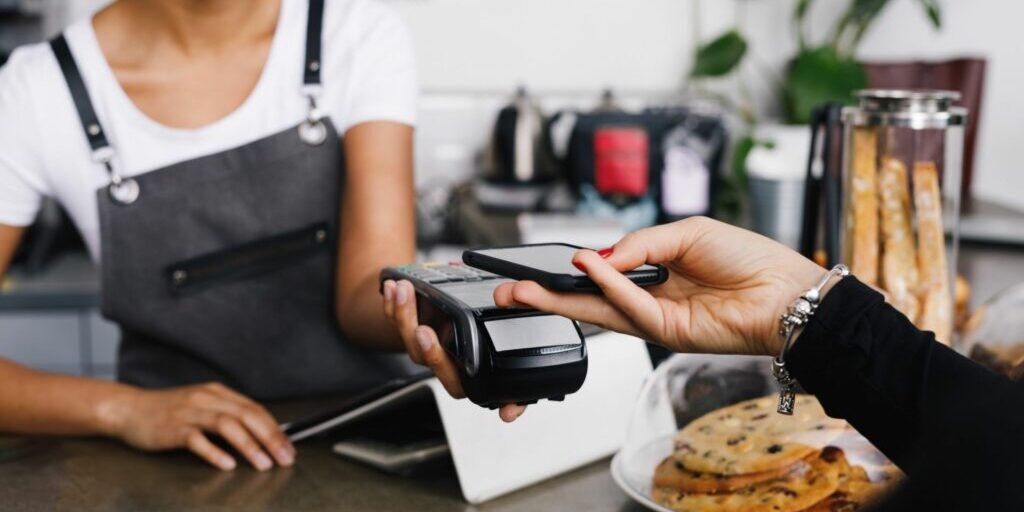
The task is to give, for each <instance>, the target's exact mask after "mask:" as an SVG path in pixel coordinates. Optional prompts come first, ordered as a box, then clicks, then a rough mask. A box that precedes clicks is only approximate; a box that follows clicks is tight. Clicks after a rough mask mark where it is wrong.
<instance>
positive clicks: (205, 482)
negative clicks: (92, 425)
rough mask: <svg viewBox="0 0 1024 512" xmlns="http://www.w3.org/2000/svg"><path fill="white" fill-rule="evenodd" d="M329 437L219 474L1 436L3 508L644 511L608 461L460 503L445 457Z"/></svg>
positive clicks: (299, 405)
mask: <svg viewBox="0 0 1024 512" xmlns="http://www.w3.org/2000/svg"><path fill="white" fill-rule="evenodd" d="M329 403H331V401H325V400H320V401H317V400H313V401H310V400H307V401H302V402H292V403H283V404H270V406H269V407H270V409H271V411H272V412H273V413H274V414H275V415H276V416H277V417H278V419H280V420H282V421H288V420H293V419H298V418H301V417H304V416H306V415H308V414H310V413H312V412H315V411H319V410H323V408H324V407H325V406H326V405H327V404H329ZM331 444H332V439H331V437H330V435H327V436H324V437H320V438H313V439H309V440H306V441H302V442H299V443H297V445H296V448H297V449H298V457H297V461H296V465H295V466H293V467H292V468H286V469H273V470H270V471H267V472H263V473H261V472H257V471H255V470H253V469H250V468H249V467H242V466H241V465H240V467H239V469H237V470H235V471H233V472H221V471H218V470H216V469H213V468H212V467H209V466H207V465H206V464H205V463H203V462H202V461H200V460H199V459H198V458H196V457H194V456H192V455H191V454H189V453H186V452H174V453H161V454H146V453H141V452H137V451H135V450H133V449H131V448H128V447H126V446H124V445H122V444H120V443H118V442H115V441H111V440H105V439H59V438H41V439H37V438H32V439H25V438H5V439H2V440H0V482H2V483H3V484H2V485H0V509H2V510H4V511H5V512H19V511H33V512H34V511H38V510H54V511H64V510H67V511H81V510H103V511H122V510H123V511H132V512H135V511H164V510H189V511H196V512H201V511H223V510H246V511H261V510H274V511H280V510H302V511H318V510H331V511H360V510H373V511H380V512H387V511H403V512H404V511H409V510H416V511H421V512H433V511H503V512H505V511H507V512H513V511H524V512H525V511H531V512H532V511H540V510H558V511H562V510H587V511H618V512H639V511H641V510H644V509H643V508H641V507H640V506H639V505H636V504H635V503H633V502H632V501H631V500H630V499H629V498H628V497H627V496H626V495H625V494H624V493H623V492H621V491H620V490H619V488H618V487H616V485H615V483H614V482H613V481H612V479H611V476H610V475H609V472H608V459H604V460H601V461H598V462H595V463H593V464H590V465H588V466H585V467H582V468H579V469H577V470H575V471H572V472H570V473H567V474H565V475H562V476H560V477H556V478H554V479H551V480H548V481H545V482H542V483H540V484H537V485H534V486H531V487H528V488H526V489H522V490H520V491H517V492H514V493H512V494H508V495H506V496H503V497H500V498H497V499H495V500H492V501H489V502H487V503H484V504H482V505H476V506H474V505H469V504H467V503H466V502H465V501H463V499H462V496H461V494H460V492H459V487H458V481H457V480H456V476H455V472H454V469H453V467H452V466H451V465H450V464H448V465H444V466H441V467H440V468H436V469H434V470H432V471H429V472H423V473H421V474H417V475H413V476H411V477H400V476H394V475H389V474H386V473H383V472H380V471H377V470H374V469H371V468H368V467H365V466H362V465H360V464H357V463H354V462H349V461H347V460H345V459H342V458H340V457H338V456H336V455H334V454H333V453H331V450H330V446H331ZM5 446H6V453H5V448H3V447H5ZM19 446H20V453H18V451H19V449H18V447H19ZM12 448H14V450H12Z"/></svg>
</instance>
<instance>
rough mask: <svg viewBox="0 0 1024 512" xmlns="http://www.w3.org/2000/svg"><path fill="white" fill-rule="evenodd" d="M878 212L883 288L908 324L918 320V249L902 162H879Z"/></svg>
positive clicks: (890, 158) (893, 159) (888, 159)
mask: <svg viewBox="0 0 1024 512" xmlns="http://www.w3.org/2000/svg"><path fill="white" fill-rule="evenodd" d="M878 195H879V197H880V198H881V203H880V205H879V212H880V213H881V219H882V276H881V277H882V282H881V284H882V287H883V288H885V290H886V291H888V292H889V294H890V296H891V297H892V305H893V306H894V307H895V308H896V309H898V310H900V312H902V313H903V314H904V315H906V316H907V318H910V320H911V321H915V320H916V319H917V315H918V311H919V310H920V302H919V301H918V300H917V297H916V296H915V293H917V289H918V272H917V249H916V248H915V241H914V231H913V229H912V228H911V226H910V185H909V184H908V182H907V166H906V165H905V164H904V163H903V161H902V160H899V159H897V158H892V157H884V158H882V165H881V169H880V170H879V173H878Z"/></svg>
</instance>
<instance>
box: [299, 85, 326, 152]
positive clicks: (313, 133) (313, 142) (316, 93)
mask: <svg viewBox="0 0 1024 512" xmlns="http://www.w3.org/2000/svg"><path fill="white" fill-rule="evenodd" d="M321 92H323V87H322V86H321V85H320V84H304V85H303V86H302V94H303V95H304V96H305V97H306V99H307V100H308V101H309V108H308V109H307V110H306V120H305V121H303V122H302V124H300V125H299V138H301V139H302V140H303V142H305V143H306V144H309V145H310V146H319V145H320V144H323V143H324V141H325V140H327V127H326V126H324V122H323V119H324V113H323V111H321V110H320V108H319V107H318V106H317V98H319V97H320V93H321Z"/></svg>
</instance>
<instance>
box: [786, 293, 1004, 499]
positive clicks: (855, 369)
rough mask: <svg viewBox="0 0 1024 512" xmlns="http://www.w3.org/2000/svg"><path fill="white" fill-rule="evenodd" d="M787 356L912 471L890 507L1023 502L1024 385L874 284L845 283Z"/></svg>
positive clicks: (832, 408) (808, 383) (841, 413)
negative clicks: (965, 351) (926, 324)
mask: <svg viewBox="0 0 1024 512" xmlns="http://www.w3.org/2000/svg"><path fill="white" fill-rule="evenodd" d="M1022 335H1024V333H1022ZM787 366H788V367H789V368H790V371H791V373H792V375H793V376H794V377H795V378H796V379H797V381H798V382H799V383H800V384H801V386H803V387H804V389H806V390H807V391H808V392H810V393H813V394H814V395H816V396H817V397H818V399H819V400H820V401H821V403H822V405H823V406H824V408H825V411H826V412H827V413H828V414H829V415H830V416H833V417H837V418H843V419H845V420H847V421H848V422H849V423H850V424H851V425H853V427H854V428H856V429H857V430H858V431H859V432H860V433H861V434H863V435H864V436H865V437H867V438H868V439H869V440H870V441H871V442H872V443H874V444H875V446H877V447H878V448H879V449H880V450H881V451H882V452H883V453H885V454H886V456H888V457H889V458H890V459H892V461H893V462H895V463H896V464H897V465H898V466H900V468H901V469H903V470H904V471H905V472H906V473H907V475H908V477H909V478H908V484H907V485H906V486H904V487H903V488H901V489H900V490H899V491H898V492H897V493H896V494H895V495H894V496H892V498H891V501H890V502H888V503H887V504H886V507H884V508H886V509H888V508H889V507H891V508H892V509H893V510H911V508H910V507H913V509H916V510H920V509H921V508H919V507H923V506H931V507H935V508H936V509H940V510H947V509H957V510H1024V483H1022V482H1024V480H1021V478H1020V477H1021V476H1024V387H1022V385H1021V384H1019V383H1014V382H1011V381H1010V380H1009V379H1007V378H1005V377H1003V376H1001V375H997V374H995V373H993V372H990V371H989V370H987V369H985V368H983V367H982V366H980V365H978V364H975V363H974V362H973V361H971V360H969V359H967V358H965V357H963V356H961V355H960V354H958V353H956V352H954V351H953V350H951V349H950V348H948V347H946V346H945V345H942V344H940V343H937V342H936V341H935V337H934V335H933V334H932V333H930V332H924V331H920V330H918V329H917V328H915V327H914V326H913V324H911V322H910V321H909V320H908V319H907V318H906V317H904V316H903V315H902V314H900V313H899V312H898V311H896V310H895V309H894V308H893V307H892V306H890V305H889V304H887V303H885V302H884V300H883V298H882V296H881V295H880V294H879V293H878V292H876V291H874V290H872V289H871V288H870V287H868V286H866V285H864V284H863V283H861V282H859V281H857V280H856V279H855V278H853V277H848V278H845V279H843V280H842V281H840V282H839V283H837V284H836V285H835V286H834V287H833V289H832V291H831V292H829V293H828V294H827V295H826V296H825V299H824V300H823V301H822V304H821V306H820V307H819V309H818V311H817V313H816V314H815V315H814V316H813V317H812V318H811V320H810V321H809V322H808V324H807V325H806V326H805V328H804V332H803V333H801V334H800V336H799V338H797V340H796V342H795V344H794V345H793V347H792V349H791V350H790V353H789V355H788V356H787Z"/></svg>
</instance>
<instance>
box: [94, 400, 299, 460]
mask: <svg viewBox="0 0 1024 512" xmlns="http://www.w3.org/2000/svg"><path fill="white" fill-rule="evenodd" d="M105 409H106V410H105V414H106V416H107V418H106V421H107V424H108V425H109V429H110V434H112V435H113V436H115V437H118V438H120V439H122V440H124V441H125V442H126V443H128V444H129V445H131V446H134V447H136V448H139V449H142V450H148V451H157V450H171V449H176V448H185V449H188V450H190V451H192V452H194V453H195V454H196V455H198V456H200V457H202V458H203V459H204V460H206V461H207V462H209V463H210V464H213V465H214V466H216V467H218V468H220V469H223V470H231V469H234V468H235V466H236V463H235V459H234V458H233V457H232V456H231V455H229V454H228V453H227V452H225V451H224V450H222V449H221V448H219V447H218V446H217V445H215V444H214V443H213V442H211V441H210V439H209V437H208V435H209V434H216V435H218V436H220V437H222V438H223V439H224V440H225V441H227V442H228V443H229V444H230V445H231V446H232V447H234V449H235V450H238V452H239V453H241V454H242V455H243V456H244V457H245V458H246V459H247V460H248V461H249V463H250V464H252V465H253V467H255V468H256V469H259V470H261V471H263V470H267V469H270V468H272V467H273V466H274V463H275V462H276V463H277V464H279V465H281V466H291V465H292V463H293V462H294V460H295V448H294V447H293V446H292V444H291V443H290V442H289V441H288V438H287V437H285V435H284V434H283V433H282V432H281V430H280V428H279V427H278V424H277V421H275V420H274V417H273V416H271V415H270V413H268V412H267V411H266V409H264V408H263V407H262V406H260V405H259V404H257V403H255V402H253V401H252V400H249V399H248V398H246V397H244V396H242V395H241V394H239V393H237V392H235V391H232V390H230V389H228V388H227V387H226V386H223V385H221V384H217V383H210V384H201V385H196V386H188V387H182V388H175V389H169V390H152V391H150V390H138V389H133V390H131V391H130V392H127V393H126V394H123V395H120V396H118V397H117V398H116V399H113V400H112V401H111V402H110V403H109V405H108V406H107V407H106V408H105ZM268 453H269V455H268Z"/></svg>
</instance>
